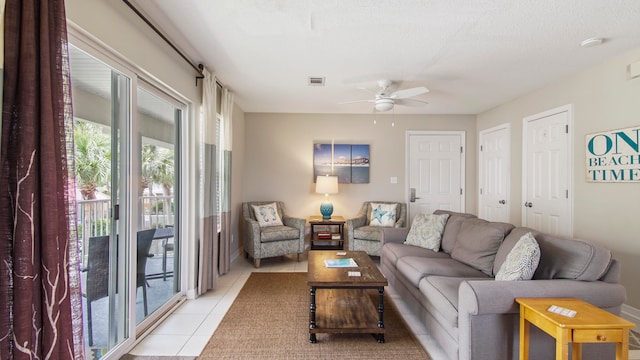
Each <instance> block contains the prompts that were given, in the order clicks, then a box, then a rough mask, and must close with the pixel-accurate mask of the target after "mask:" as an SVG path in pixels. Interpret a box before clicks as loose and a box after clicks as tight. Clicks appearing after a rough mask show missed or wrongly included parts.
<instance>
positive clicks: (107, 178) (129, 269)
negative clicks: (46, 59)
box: [70, 46, 184, 358]
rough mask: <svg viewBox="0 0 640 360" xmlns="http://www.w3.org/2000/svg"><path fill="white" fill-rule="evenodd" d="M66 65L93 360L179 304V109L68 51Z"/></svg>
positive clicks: (131, 78) (130, 78) (126, 75)
mask: <svg viewBox="0 0 640 360" xmlns="http://www.w3.org/2000/svg"><path fill="white" fill-rule="evenodd" d="M70 65H71V81H72V86H73V87H72V95H73V110H74V122H75V129H74V131H75V134H74V139H75V157H76V183H77V188H78V193H77V194H76V203H77V210H76V211H77V217H78V224H77V226H78V236H79V238H80V243H81V253H82V274H83V276H82V293H83V312H84V331H85V344H86V354H87V356H88V357H92V358H97V357H102V356H104V355H105V354H109V352H110V351H112V350H113V349H115V348H117V347H118V346H120V345H122V344H123V343H125V342H126V341H129V340H132V339H134V338H135V337H136V334H140V333H142V332H143V331H144V330H145V329H147V328H148V327H149V326H150V325H151V324H153V322H154V321H156V320H157V319H159V318H160V316H161V315H162V314H163V312H164V311H166V310H167V309H168V308H169V307H170V306H171V305H172V304H175V303H176V301H177V299H178V298H179V297H180V294H181V284H180V276H179V274H180V265H181V263H180V261H179V258H180V257H179V253H180V241H179V238H180V237H179V233H180V231H179V230H180V221H179V219H180V217H179V213H178V209H180V191H179V189H180V186H179V185H180V183H179V181H180V176H179V174H180V171H178V169H179V166H180V161H179V160H180V148H181V147H180V127H181V123H182V117H183V108H184V105H182V104H181V103H179V102H178V101H176V100H175V99H173V98H172V97H170V96H168V95H166V94H165V93H163V92H162V91H160V90H158V89H157V88H155V87H153V86H151V85H149V84H147V83H145V82H144V81H142V80H141V79H139V78H137V77H136V75H135V73H133V72H128V71H126V70H124V69H120V70H118V69H117V68H116V67H115V66H110V65H107V63H105V62H103V61H100V60H99V59H98V58H96V57H94V56H91V55H89V54H88V53H86V52H84V51H81V50H80V49H78V48H77V47H74V46H70ZM107 356H108V355H107Z"/></svg>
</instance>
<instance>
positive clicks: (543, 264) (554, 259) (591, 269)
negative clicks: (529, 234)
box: [533, 234, 612, 281]
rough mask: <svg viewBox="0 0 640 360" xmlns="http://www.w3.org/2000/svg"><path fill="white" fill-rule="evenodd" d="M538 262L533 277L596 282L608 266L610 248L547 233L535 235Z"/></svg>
mask: <svg viewBox="0 0 640 360" xmlns="http://www.w3.org/2000/svg"><path fill="white" fill-rule="evenodd" d="M537 240H538V245H540V264H538V269H537V270H536V272H535V274H534V275H533V279H534V280H535V279H574V280H583V281H596V280H598V279H600V278H601V277H602V276H604V274H605V273H606V272H607V270H608V269H609V265H610V264H611V258H612V256H611V251H609V250H608V249H605V248H603V247H600V246H597V245H595V244H591V243H589V242H586V241H584V240H578V239H568V238H561V237H557V236H553V235H548V234H540V236H538V237H537Z"/></svg>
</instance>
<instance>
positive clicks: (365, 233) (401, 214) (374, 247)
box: [347, 201, 407, 256]
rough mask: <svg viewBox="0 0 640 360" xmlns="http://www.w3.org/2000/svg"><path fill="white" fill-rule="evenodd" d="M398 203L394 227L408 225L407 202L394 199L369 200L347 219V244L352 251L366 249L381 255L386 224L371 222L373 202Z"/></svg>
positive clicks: (370, 252) (372, 253)
mask: <svg viewBox="0 0 640 360" xmlns="http://www.w3.org/2000/svg"><path fill="white" fill-rule="evenodd" d="M372 203H373V204H384V205H394V204H395V205H396V206H395V223H394V224H393V225H392V227H396V228H401V227H406V226H407V204H405V203H401V202H394V201H367V202H365V203H363V204H362V208H361V209H360V212H359V213H358V215H356V216H355V217H353V218H351V219H348V220H347V244H348V247H349V250H351V251H365V252H366V253H367V254H369V255H373V256H380V246H381V244H380V240H381V239H382V229H384V228H385V226H373V225H372V224H371V221H370V220H371V218H372V217H371V216H372V210H373V209H372V207H371V204H372Z"/></svg>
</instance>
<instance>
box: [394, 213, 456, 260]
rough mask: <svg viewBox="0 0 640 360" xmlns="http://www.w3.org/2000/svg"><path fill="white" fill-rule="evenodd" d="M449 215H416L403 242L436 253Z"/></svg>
mask: <svg viewBox="0 0 640 360" xmlns="http://www.w3.org/2000/svg"><path fill="white" fill-rule="evenodd" d="M448 218H449V214H417V215H416V216H415V217H414V218H413V223H412V224H411V229H409V234H407V239H406V241H405V242H404V243H405V244H407V245H413V246H419V247H421V248H425V249H429V250H433V251H435V252H438V251H439V250H440V241H441V240H442V232H443V231H444V226H445V224H446V223H447V219H448Z"/></svg>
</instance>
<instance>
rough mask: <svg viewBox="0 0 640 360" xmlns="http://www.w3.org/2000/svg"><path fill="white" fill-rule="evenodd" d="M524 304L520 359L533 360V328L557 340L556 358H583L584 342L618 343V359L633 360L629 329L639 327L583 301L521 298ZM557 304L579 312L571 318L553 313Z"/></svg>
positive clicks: (521, 314)
mask: <svg viewBox="0 0 640 360" xmlns="http://www.w3.org/2000/svg"><path fill="white" fill-rule="evenodd" d="M516 302H517V303H518V304H520V360H527V359H529V326H530V324H533V325H535V326H537V327H538V328H540V329H541V330H543V331H544V332H546V333H547V334H549V335H551V336H552V337H554V338H555V339H556V359H562V360H568V358H569V343H571V354H572V359H573V360H577V359H581V358H582V343H585V342H586V343H616V360H628V358H629V329H630V328H633V327H635V324H634V323H632V322H630V321H627V320H625V319H623V318H621V317H619V316H615V315H613V314H611V313H610V312H608V311H605V310H602V309H600V308H598V307H596V306H593V305H591V304H589V303H587V302H584V301H582V300H580V299H573V298H517V299H516ZM552 305H556V306H559V307H562V308H565V309H571V310H574V311H575V312H576V315H575V316H574V317H567V316H563V315H560V314H555V313H553V312H551V311H549V310H548V309H549V307H551V306H552Z"/></svg>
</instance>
